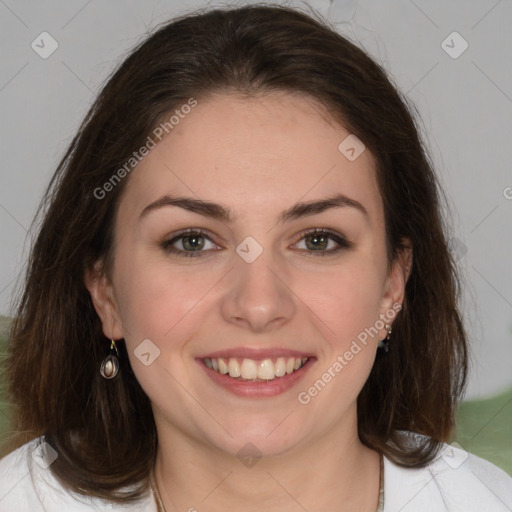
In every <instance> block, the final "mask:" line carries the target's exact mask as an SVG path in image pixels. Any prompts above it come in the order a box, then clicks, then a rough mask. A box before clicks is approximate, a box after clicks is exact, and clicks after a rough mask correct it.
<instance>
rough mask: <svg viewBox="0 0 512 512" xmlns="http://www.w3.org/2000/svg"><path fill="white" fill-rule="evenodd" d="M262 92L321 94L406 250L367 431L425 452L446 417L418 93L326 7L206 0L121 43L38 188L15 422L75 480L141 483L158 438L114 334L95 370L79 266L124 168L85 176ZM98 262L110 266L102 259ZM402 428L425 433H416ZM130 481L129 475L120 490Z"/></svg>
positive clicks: (104, 231)
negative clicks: (115, 361)
mask: <svg viewBox="0 0 512 512" xmlns="http://www.w3.org/2000/svg"><path fill="white" fill-rule="evenodd" d="M271 91H284V92H290V93H299V94H301V95H302V96H304V97H309V98H313V99H316V100H318V101H320V102H321V104H323V105H324V106H325V107H326V108H327V109H328V110H329V112H330V114H331V115H332V116H333V119H335V120H337V121H338V122H340V123H342V124H343V125H344V126H345V127H346V128H347V129H348V130H349V131H350V132H351V133H353V134H355V135H356V136H357V137H358V138H359V139H361V140H362V141H363V142H364V144H365V145H366V146H367V148H368V149H369V150H370V151H371V153H372V154H373V155H374V157H375V161H376V165H377V180H378V185H379V188H380V193H381V195H382V198H383V202H384V213H385V226H386V244H387V254H388V263H389V265H390V264H391V262H393V261H394V260H395V258H396V257H398V255H399V253H400V251H401V249H402V248H403V242H404V240H406V239H408V240H410V242H411V244H412V247H413V249H414V259H413V265H412V269H411V273H410V277H409V280H408V282H407V285H406V290H405V298H404V303H403V309H402V311H401V312H400V313H399V314H398V317H397V318H396V321H395V322H394V324H393V335H392V347H391V350H390V351H389V353H387V354H386V353H380V352H381V351H379V354H378V355H377V359H376V361H375V364H374V367H373V369H372V371H371V374H370V376H369V378H368V380H367V382H366V384H365V386H364V388H363V390H362V391H361V393H360V396H359V397H358V417H359V418H358V419H359V421H358V429H359V436H360V439H361V441H362V442H363V443H364V444H366V445H367V446H369V447H371V448H373V449H375V450H378V451H379V452H383V453H384V454H386V455H387V456H388V457H389V458H391V459H392V460H394V461H395V462H396V463H398V464H401V465H403V466H421V465H423V464H425V463H426V462H428V461H429V460H431V459H432V457H433V456H434V455H435V453H436V452H437V450H438V449H439V446H440V442H441V441H445V440H447V438H448V436H449V434H450V432H451V430H452V427H453V423H454V408H455V405H456V402H457V400H458V399H459V398H460V396H461V393H462V391H463V389H464V386H465V381H466V373H467V346H466V335H465V331H464V327H463V324H462V321H461V315H460V312H459V310H458V306H457V300H458V296H459V288H460V284H459V279H460V278H459V277H458V276H457V269H456V266H455V261H454V259H453V257H452V255H451V254H450V251H449V249H448V244H447V238H446V237H447V235H446V228H447V227H446V225H444V223H443V219H442V217H441V205H440V198H441V197H442V196H441V189H440V187H439V184H438V182H437V178H436V176H435V174H434V172H433V170H432V165H431V163H430V162H429V158H428V156H427V154H426V152H425V150H424V149H423V145H422V143H421V141H420V136H419V133H418V128H417V127H416V125H415V121H414V118H413V115H412V114H411V112H412V110H411V109H413V107H411V106H410V105H409V104H408V102H407V100H406V99H404V98H403V97H401V95H400V94H399V93H398V92H397V89H396V88H395V86H393V85H392V82H391V81H390V79H389V78H388V77H387V75H386V73H385V72H384V71H383V69H382V68H381V67H380V66H379V65H378V64H376V63H375V62H374V61H373V60H372V59H371V58H370V57H369V56H367V54H366V53H365V52H364V51H362V50H361V49H359V48H358V47H357V46H355V45H354V44H352V43H351V42H349V41H348V40H347V39H345V38H344V37H342V36H341V35H339V34H338V33H336V31H335V30H334V29H332V28H330V27H329V25H328V24H327V22H325V20H321V19H320V20H318V21H317V20H316V19H314V18H313V17H311V16H308V15H306V14H303V13H301V12H298V11H296V10H292V9H289V8H284V7H278V6H259V5H252V6H248V7H242V8H235V9H215V10H211V11H206V12H200V13H194V14H193V15H186V16H182V17H181V18H179V19H176V20H173V21H171V22H169V23H166V24H165V25H163V26H161V27H159V28H158V29H157V30H156V31H155V33H154V34H152V35H151V36H150V37H149V38H147V39H146V40H145V41H143V42H142V43H141V44H139V45H138V47H137V48H136V49H135V50H134V51H133V52H131V53H130V55H129V56H128V57H127V58H126V60H125V61H124V62H123V63H122V64H121V66H120V67H119V69H118V70H117V71H116V72H115V73H114V74H113V75H112V77H111V78H110V79H109V80H108V82H107V83H106V85H105V86H104V87H103V89H102V91H101V92H100V93H99V96H98V98H97V99H96V101H95V103H94V104H93V105H92V107H91V109H90V110H89V112H88V114H87V115H86V118H85V120H84V121H83V124H82V125H81V127H80V130H79V132H78V134H77V135H76V136H75V138H74V139H73V141H72V142H71V145H70V147H69V149H68V150H67V152H66V153H65V155H64V157H63V159H62V161H61V162H60V164H59V166H58V168H57V170H56V172H55V174H54V176H53V178H52V180H51V182H50V184H49V186H48V190H47V191H46V194H45V196H44V198H43V202H42V207H41V212H42V213H41V215H42V216H43V220H42V223H41V226H40V229H39V232H38V236H37V239H36V240H35V243H34V245H33V248H32V251H31V254H30V258H29V261H28V270H27V275H26V282H25V286H24V290H23V293H22V295H21V296H20V299H19V302H18V304H17V310H16V314H15V318H14V319H13V323H12V328H11V332H10V340H9V356H8V361H7V366H6V373H7V377H8V383H9V390H10V398H11V401H12V403H13V405H14V418H15V423H14V428H15V429H17V430H19V431H21V432H24V433H25V435H24V437H23V438H22V439H23V440H27V439H28V438H31V437H35V436H39V435H45V439H46V441H47V442H48V443H50V444H51V445H52V446H53V447H54V448H55V449H56V450H57V451H58V453H59V457H58V459H57V460H56V461H55V463H54V464H52V466H51V470H52V471H53V472H54V474H55V475H56V476H57V477H58V478H59V479H60V481H61V482H63V483H64V484H65V485H67V486H69V487H70V488H71V489H74V490H75V491H78V492H81V493H83V494H88V495H92V496H99V497H103V498H107V499H110V500H112V501H118V502H128V501H131V500H134V499H136V498H137V497H140V496H141V495H142V493H143V492H145V490H146V489H147V477H148V474H149V471H150V469H151V468H152V466H153V464H154V460H155V454H156V447H157V436H156V429H155V424H154V420H153V415H152V411H151V407H150V401H149V399H148V397H147V396H146V394H145V393H144V391H143V390H142V388H141V387H140V385H139V384H138V382H137V380H136V378H135V376H134V374H133V372H132V370H131V367H130V364H129V360H128V357H127V354H126V348H125V345H124V343H122V342H121V343H120V344H119V349H120V353H121V370H120V373H119V375H118V376H117V377H116V378H115V379H113V380H112V381H106V380H104V379H102V377H101V376H100V374H99V365H100V362H101V360H102V359H103V358H104V357H105V355H106V350H107V348H108V340H106V339H105V337H104V335H103V332H102V327H101V322H100V320H99V317H98V315H97V314H96V312H95V310H94V307H93V304H92V301H91V297H90V294H89V292H88V291H87V289H86V287H85V285H84V271H85V269H86V268H91V267H92V265H93V264H94V263H95V262H97V261H103V262H107V263H108V262H109V261H110V258H111V254H112V244H111V243H112V230H113V224H114V218H115V212H116V208H117V205H118V203H119V197H120V194H121V192H122V190H123V188H124V186H125V185H126V182H127V180H128V179H129V177H126V178H124V179H123V180H121V181H120V182H119V183H118V184H117V185H116V186H115V187H113V188H112V190H111V191H109V193H108V194H105V196H104V197H103V198H102V199H98V198H97V197H96V195H95V193H94V191H95V190H97V188H98V187H102V186H103V184H104V183H106V182H107V181H108V180H109V178H110V177H111V176H112V175H113V174H114V173H115V172H116V170H118V169H119V168H120V167H122V166H123V164H124V163H125V162H126V161H127V160H128V159H129V158H130V157H131V156H132V153H133V151H135V150H137V149H138V148H140V147H141V146H142V145H143V143H144V141H145V140H146V138H147V137H148V135H149V134H151V132H152V130H153V129H154V128H155V126H157V123H158V122H159V120H161V119H162V117H163V116H164V115H166V114H167V115H168V113H169V112H172V111H173V110H174V109H176V108H177V107H179V106H180V105H183V104H184V103H186V102H187V101H188V100H189V99H190V98H191V97H193V98H197V99H198V100H201V99H202V98H205V97H206V96H208V95H210V94H212V93H216V92H218V93H230V92H238V93H242V94H248V95H255V94H258V93H266V92H271ZM135 172H136V171H135ZM103 271H104V272H106V273H107V275H109V274H108V272H109V266H108V265H105V266H104V267H103ZM400 430H406V431H413V432H418V433H420V434H425V435H426V436H429V437H427V438H425V439H424V441H423V442H422V443H421V445H420V446H419V448H413V447H412V446H410V445H409V444H408V443H407V439H406V438H403V437H401V436H400V435H399V431H400ZM27 433H28V434H27ZM20 439H21V438H20ZM19 443H21V440H18V444H19ZM125 486H131V487H130V490H129V491H126V492H121V489H122V488H123V487H125Z"/></svg>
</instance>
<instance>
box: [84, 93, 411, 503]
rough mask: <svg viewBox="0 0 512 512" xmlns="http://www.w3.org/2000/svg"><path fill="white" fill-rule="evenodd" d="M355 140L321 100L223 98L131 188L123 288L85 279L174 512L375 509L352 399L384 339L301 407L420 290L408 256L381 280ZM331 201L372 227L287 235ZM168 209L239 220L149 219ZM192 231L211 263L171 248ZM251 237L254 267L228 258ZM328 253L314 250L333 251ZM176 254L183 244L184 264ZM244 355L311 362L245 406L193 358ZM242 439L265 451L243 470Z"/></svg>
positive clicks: (365, 172) (373, 195)
mask: <svg viewBox="0 0 512 512" xmlns="http://www.w3.org/2000/svg"><path fill="white" fill-rule="evenodd" d="M348 135H349V132H348V131H347V130H346V129H345V128H344V127H343V126H340V125H339V124H337V123H335V122H334V121H333V120H331V119H330V118H329V116H328V114H327V112H325V111H324V110H323V108H322V107H321V106H319V105H318V104H317V103H315V101H313V100H312V99H311V98H305V97H300V96H297V95H292V94H285V93H272V94H269V95H266V96H261V97H258V98H252V99H248V98H243V97H239V96H234V95H216V96H211V97H209V98H208V99H204V100H199V101H198V105H197V106H196V107H195V108H194V109H193V110H192V111H191V113H190V114H188V115H187V116H186V117H185V119H183V120H181V121H180V123H179V124H178V125H177V126H176V127H175V128H174V130H173V131H172V132H171V133H170V134H169V135H168V136H167V137H166V138H164V139H163V140H162V142H161V143H160V144H159V145H158V146H157V147H156V148H155V149H153V150H152V151H151V152H150V153H149V155H148V156H147V157H146V158H144V160H143V161H142V162H141V163H140V164H139V165H138V167H137V169H136V170H134V171H133V172H132V174H131V175H130V177H129V181H128V183H127V186H126V189H125V190H124V191H123V194H122V196H121V199H120V203H119V208H118V212H117V216H116V219H115V237H114V238H115V241H114V242H115V251H114V265H113V270H112V275H111V276H110V277H107V276H102V275H100V274H97V273H94V272H92V271H90V272H87V273H86V278H85V281H86V285H87V287H88V289H89V291H90V293H91V297H92V299H93V302H94V305H95V307H96V310H97V312H98V315H99V316H100V318H101V320H102V323H103V331H104V334H105V336H107V337H108V338H109V339H110V338H113V339H120V338H124V339H125V341H126V345H127V348H128V353H129V355H130V362H131V365H132V367H133V369H134V372H135V375H136V377H137V379H138V381H139V382H140V384H141V386H142V387H143V389H144V390H145V392H146V393H147V395H148V396H149V398H150V400H151V402H152V407H153V411H154V415H155V422H156V425H157V430H158V439H159V448H158V456H157V462H156V466H155V475H156V480H157V484H158V487H159V489H160V493H161V495H162V498H163V502H164V504H165V506H166V509H167V511H168V512H169V511H171V510H189V509H191V507H195V508H196V509H197V510H201V511H221V510H222V511H225V510H236V509H237V508H238V507H240V509H241V510H249V511H256V510H258V511H259V510H261V509H262V506H263V507H264V509H265V510H266V511H268V512H273V511H279V512H283V511H290V512H292V511H299V510H303V509H306V510H308V511H311V512H313V511H319V510H344V511H358V512H361V511H363V512H364V511H368V512H374V511H375V509H376V507H377V501H378V484H379V455H378V453H377V452H375V451H373V450H371V449H369V448H367V447H365V446H364V445H363V444H362V443H361V442H360V441H359V438H358V435H357V416H356V400H357V396H358V394H359V392H360V390H361V388H362V387H363V385H364V383H365V381H366V380H367V378H368V375H369V373H370V371H371V368H372V365H373V362H374V358H375V354H376V350H377V343H378V340H380V339H383V338H385V337H386V331H385V329H384V328H383V329H381V330H380V331H379V334H378V335H377V336H375V337H373V338H370V339H369V342H368V344H367V345H366V346H365V347H363V348H362V350H361V351H360V352H359V353H358V354H357V355H356V356H354V358H353V359H352V360H351V361H350V362H349V363H348V364H347V365H346V366H345V367H344V368H343V370H342V371H341V372H339V373H337V374H336V377H335V378H333V379H332V380H331V382H329V383H328V385H327V386H325V388H324V389H323V390H322V391H321V392H320V393H318V395H317V396H316V397H314V398H312V399H311V401H310V402H309V403H308V404H307V405H303V404H301V403H299V401H298V400H297V394H298V393H299V392H300V391H305V390H307V389H308V387H310V386H311V385H312V384H313V383H314V382H315V381H316V380H317V379H319V378H321V376H322V374H323V373H324V372H325V371H327V369H328V368H329V367H331V366H332V364H333V362H334V361H336V358H337V356H338V355H340V354H344V353H345V352H346V351H347V350H348V349H349V348H350V345H351V343H352V341H353V340H354V339H356V337H357V335H358V334H359V333H360V332H361V331H364V329H365V328H369V327H370V326H373V325H374V324H375V322H376V321H377V320H378V319H379V315H380V314H385V313H386V312H388V311H389V310H390V309H392V306H393V304H397V303H398V304H402V302H403V296H404V289H405V283H406V281H407V278H408V275H409V269H410V263H411V259H410V258H411V250H408V251H406V252H404V253H403V254H402V257H401V258H399V259H398V260H397V261H396V262H395V263H394V264H393V266H392V269H391V271H390V272H389V273H388V272H387V260H386V252H385V237H384V233H385V230H384V211H383V204H382V198H381V196H380V193H379V190H378V187H377V182H376V178H375V165H374V160H373V158H372V155H371V154H370V152H369V151H368V150H365V151H364V152H363V153H362V154H361V155H360V156H359V157H358V158H357V159H356V160H355V161H352V162H351V161H349V160H348V159H347V158H346V157H345V156H344V155H343V154H342V153H341V152H340V151H339V150H338V145H339V144H340V142H341V141H342V140H343V139H345V137H347V136H348ZM334 193H343V194H345V195H346V196H348V197H350V198H352V199H355V200H357V201H359V202H360V203H361V204H362V205H363V206H364V207H365V208H366V210H367V211H368V217H367V218H366V217H365V216H364V215H363V214H362V213H361V212H359V211H358V210H357V209H355V208H351V207H342V208H332V209H329V210H327V211H324V212H322V213H318V214H315V215H310V216H307V217H303V218H300V219H296V220H291V221H288V222H286V223H284V224H278V223H277V220H278V214H279V213H280V212H281V211H282V210H285V209H287V208H290V207H291V206H292V205H294V204H295V203H297V202H299V201H302V202H306V201H311V200H318V199H324V198H326V197H328V196H331V195H332V194H334ZM164 194H170V195H184V196H190V197H194V198H200V199H203V200H209V201H214V202H218V203H221V204H222V205H224V206H225V207H226V208H229V209H231V210H233V212H234V214H236V215H237V218H236V220H235V221H233V222H232V223H227V222H223V221H220V220H215V219H212V218H207V217H204V216H202V215H200V214H198V213H193V212H190V211H186V210H184V209H182V208H178V207H171V206H167V207H163V208H160V209H157V210H154V211H152V212H151V213H149V214H147V215H146V216H144V217H143V219H142V220H139V215H140V213H141V211H142V210H143V209H144V207H145V206H147V205H148V204H149V203H151V202H153V201H155V200H156V199H158V198H160V197H161V196H162V195H164ZM187 228H201V229H202V230H203V231H205V232H206V234H207V236H208V237H209V238H210V240H211V241H210V240H208V239H203V240H204V243H205V245H204V248H203V249H202V250H203V251H204V252H203V256H202V257H182V256H179V255H174V254H171V253H169V252H166V251H165V250H164V249H163V248H162V247H161V243H162V242H164V241H165V240H169V239H171V238H173V237H174V236H176V234H177V233H178V232H179V231H180V230H183V229H187ZM309 228H324V229H329V230H330V231H333V232H335V233H339V234H341V235H343V236H345V237H346V238H347V239H348V240H349V242H352V244H353V245H352V247H350V248H345V249H341V250H340V251H339V252H336V253H334V252H333V253H331V254H327V255H325V256H318V255H315V254H314V251H315V247H312V246H311V244H308V245H306V243H307V241H308V240H309V241H311V237H309V238H304V235H303V231H304V230H306V229H309ZM247 236H251V237H253V238H254V239H255V240H256V241H257V242H258V243H259V244H260V246H261V247H262V248H263V253H262V254H261V256H259V257H258V258H257V259H256V260H255V261H254V262H252V263H247V262H246V261H244V260H243V259H242V258H241V257H240V256H239V255H238V254H237V252H236V251H235V249H236V247H237V246H238V245H239V244H240V243H241V242H242V240H244V239H245V237H247ZM328 240H329V245H328V246H327V247H326V246H325V245H324V246H322V247H321V248H323V249H326V250H332V249H333V248H336V247H337V246H338V244H337V243H336V242H335V241H333V240H331V239H328ZM182 241H183V239H181V240H178V241H176V242H175V243H174V247H176V248H179V249H182V250H186V247H187V246H185V249H184V247H183V245H182ZM188 247H189V252H192V251H191V250H190V246H188ZM317 250H318V249H317ZM390 323H391V322H390ZM147 338H149V339H150V340H152V342H153V343H154V344H155V345H156V346H158V348H159V349H160V351H161V352H160V356H159V357H158V358H157V359H156V360H155V361H154V362H153V363H152V364H151V365H149V366H145V365H143V364H141V362H140V361H139V360H138V359H137V358H136V357H135V355H134V350H135V349H136V347H137V346H138V345H139V344H140V343H141V341H142V340H144V339H147ZM239 346H250V347H258V348H263V347H284V348H289V349H298V350H303V351H306V352H311V353H314V354H315V357H316V359H317V360H316V361H315V363H314V366H312V367H311V369H310V370H309V373H308V374H307V376H306V377H304V378H303V379H301V381H300V382H299V383H298V384H297V385H296V386H294V387H293V388H292V389H291V390H289V391H286V392H285V393H282V394H281V395H278V396H275V397H266V398H250V399H248V398H242V397H239V396H235V395H232V394H231V393H229V392H227V391H225V390H224V389H223V388H220V387H219V386H218V385H216V384H214V383H212V381H211V380H210V379H209V378H208V377H207V375H206V374H205V372H204V371H203V370H202V368H201V367H200V366H199V365H198V363H197V361H196V360H195V358H196V357H197V356H198V355H199V354H204V353H208V352H213V351H216V350H221V349H227V348H234V347H239ZM249 442H250V443H252V444H254V445H255V446H256V447H257V449H258V450H259V452H260V453H261V454H262V458H261V459H260V460H259V461H258V462H257V463H256V464H255V465H254V466H252V467H246V466H245V465H244V464H242V463H241V461H240V460H239V458H238V457H237V452H238V451H239V450H240V449H241V448H242V447H243V446H244V445H246V443H249ZM301 507H303V508H301ZM191 510H193V509H191Z"/></svg>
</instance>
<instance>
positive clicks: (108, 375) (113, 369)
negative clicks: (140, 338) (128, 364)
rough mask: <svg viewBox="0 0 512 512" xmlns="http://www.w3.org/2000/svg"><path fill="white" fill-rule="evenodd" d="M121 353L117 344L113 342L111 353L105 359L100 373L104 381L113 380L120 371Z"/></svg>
mask: <svg viewBox="0 0 512 512" xmlns="http://www.w3.org/2000/svg"><path fill="white" fill-rule="evenodd" d="M118 358H119V352H118V350H117V346H116V342H115V341H114V340H111V343H110V352H109V354H108V356H107V357H105V359H103V361H102V363H101V366H100V373H101V376H102V377H103V378H104V379H108V380H110V379H113V378H114V377H115V376H116V375H117V372H118V371H119V359H118Z"/></svg>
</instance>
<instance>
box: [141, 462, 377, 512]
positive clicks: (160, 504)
mask: <svg viewBox="0 0 512 512" xmlns="http://www.w3.org/2000/svg"><path fill="white" fill-rule="evenodd" d="M150 486H151V492H152V493H153V498H154V500H155V503H156V509H157V512H166V510H165V507H164V504H163V502H162V498H161V496H160V492H159V491H158V485H157V483H156V480H155V475H154V473H153V471H152V472H151V480H150ZM376 512H384V457H383V455H382V453H381V454H380V477H379V504H378V507H377V510H376Z"/></svg>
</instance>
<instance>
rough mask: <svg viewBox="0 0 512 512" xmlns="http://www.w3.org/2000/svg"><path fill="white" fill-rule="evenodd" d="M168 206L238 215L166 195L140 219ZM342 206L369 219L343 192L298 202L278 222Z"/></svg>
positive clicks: (228, 217)
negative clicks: (356, 211)
mask: <svg viewBox="0 0 512 512" xmlns="http://www.w3.org/2000/svg"><path fill="white" fill-rule="evenodd" d="M166 206H177V207H178V208H183V209H184V210H188V211H190V212H193V213H198V214H199V215H203V216H204V217H211V218H213V219H216V220H220V221H223V222H227V223H232V222H234V221H235V220H236V216H235V215H234V214H233V212H231V211H230V210H229V209H227V208H225V207H224V206H222V205H221V204H218V203H213V202H211V201H204V200H201V199H195V198H193V197H183V196H179V197H171V196H169V195H165V196H162V197H160V198H159V199H157V200H156V201H154V202H152V203H150V204H148V205H147V206H146V207H145V208H144V209H143V210H142V212H141V214H140V216H139V221H140V220H142V219H143V218H144V217H145V216H146V215H147V214H148V213H150V212H152V211H155V210H158V209H160V208H163V207H166ZM342 207H349V208H354V209H356V210H358V211H359V212H361V213H362V214H363V215H364V216H365V218H366V219H367V220H368V219H369V215H368V211H367V210H366V208H365V207H364V206H363V205H362V204H361V203H360V202H358V201H356V200H355V199H351V198H350V197H347V196H345V195H343V194H336V195H334V196H331V197H327V198H325V199H319V200H316V201H308V202H302V203H297V204H295V205H293V206H292V207H291V208H288V209H287V210H284V211H282V212H281V213H280V214H279V216H278V223H279V224H282V223H284V222H288V221H291V220H295V219H299V218H301V217H306V216H308V215H316V214H318V213H322V212H324V211H326V210H329V209H331V208H342Z"/></svg>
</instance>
